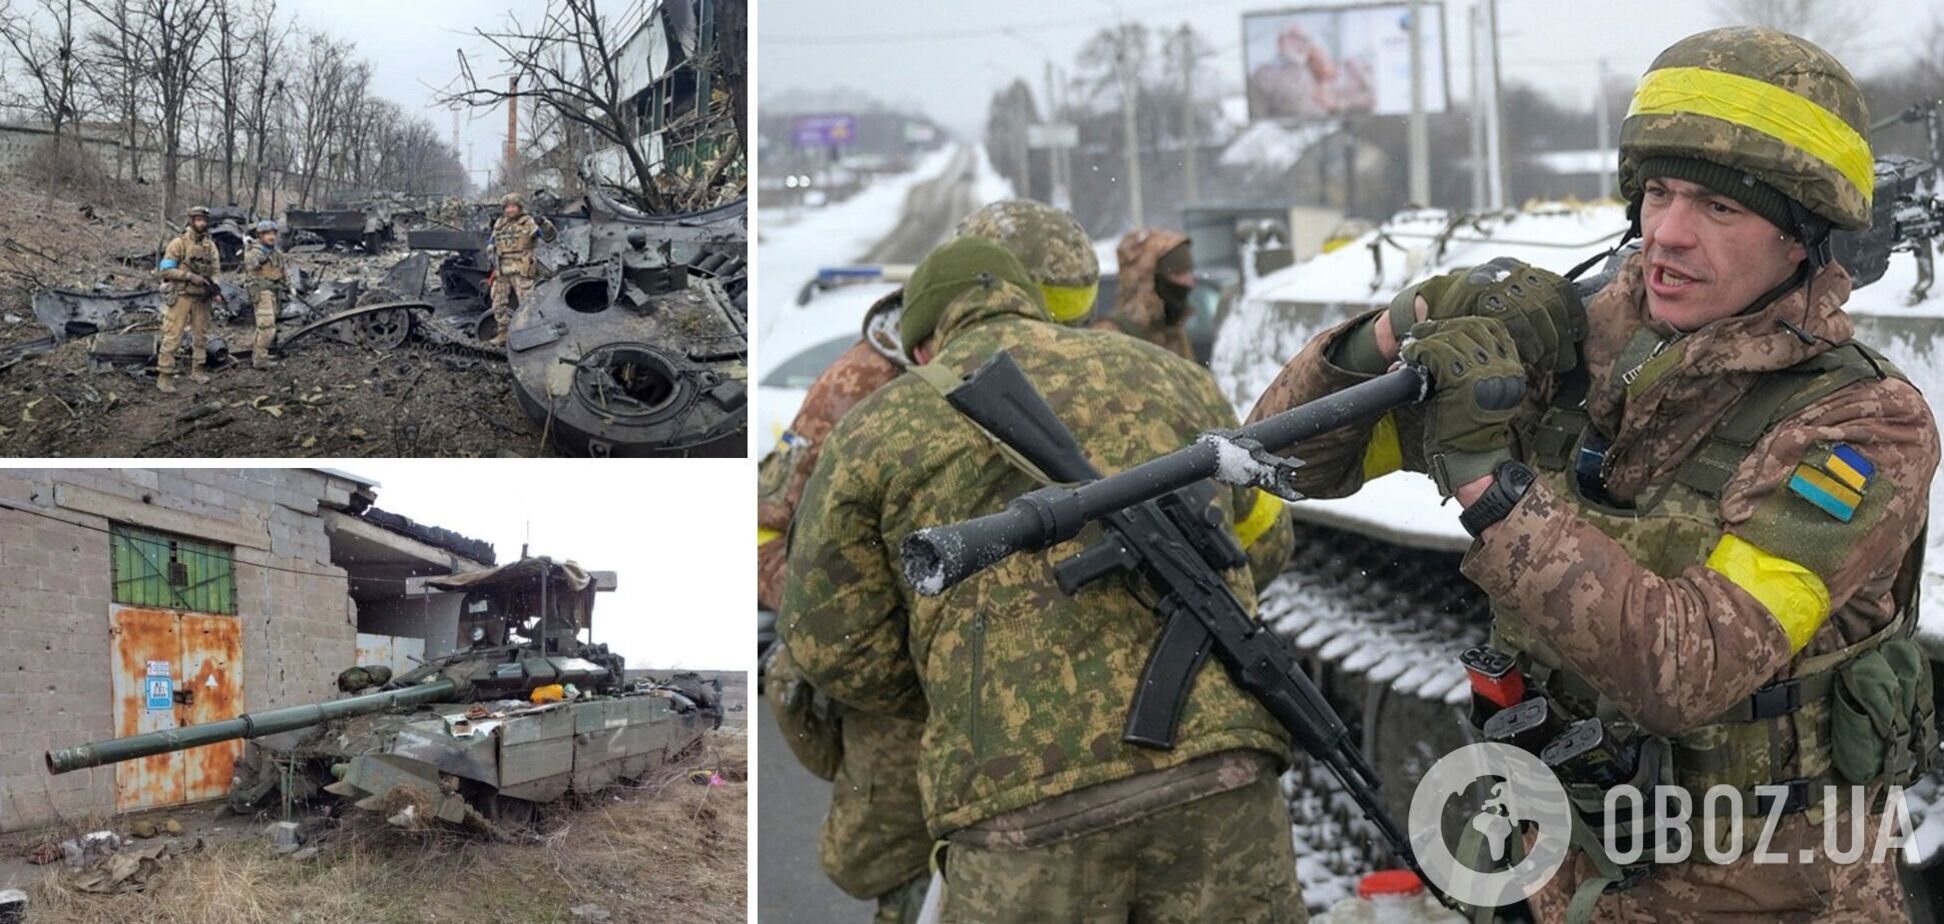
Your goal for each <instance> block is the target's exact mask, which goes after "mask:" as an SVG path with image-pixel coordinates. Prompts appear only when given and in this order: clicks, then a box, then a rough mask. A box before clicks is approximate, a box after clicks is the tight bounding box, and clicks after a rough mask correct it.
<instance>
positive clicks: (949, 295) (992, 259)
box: [898, 237, 1046, 361]
mask: <svg viewBox="0 0 1944 924" xmlns="http://www.w3.org/2000/svg"><path fill="white" fill-rule="evenodd" d="M1007 282H1010V283H1012V284H1013V285H1014V286H1015V287H1017V288H1018V289H1019V292H1020V294H1021V295H1024V296H1026V297H1027V298H1030V299H1031V300H1032V301H1033V304H1035V305H1038V306H1040V310H1042V311H1044V310H1045V309H1046V303H1045V302H1044V301H1042V300H1041V296H1040V293H1039V286H1037V285H1034V284H1033V277H1031V276H1029V275H1027V274H1026V267H1024V266H1022V265H1020V262H1019V258H1018V257H1015V256H1013V254H1012V251H1010V250H1007V249H1006V248H1004V247H1001V246H999V245H998V244H995V243H993V242H991V241H989V240H986V239H985V238H982V237H961V238H957V239H955V240H953V241H951V242H949V243H946V244H944V245H942V246H940V247H939V248H938V249H936V250H934V251H932V252H931V253H930V254H929V255H927V256H926V257H925V262H923V263H920V264H918V268H917V269H916V270H913V271H912V273H911V281H909V282H907V283H905V288H904V315H903V316H902V317H900V318H899V319H898V339H899V340H901V341H902V342H903V343H904V350H905V354H906V355H910V354H911V351H912V349H913V348H914V347H916V346H917V345H918V344H920V343H923V342H924V341H925V338H927V337H930V336H931V335H932V332H933V331H936V330H937V329H938V322H939V319H940V318H942V317H944V315H945V306H947V305H950V304H951V303H952V301H953V300H954V299H956V298H958V297H959V296H960V295H963V294H964V293H965V292H966V290H968V289H971V288H972V287H974V286H982V287H985V288H987V289H991V288H994V287H997V286H998V285H999V284H1001V283H1007ZM914 361H915V360H914Z"/></svg>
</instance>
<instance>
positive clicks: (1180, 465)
mask: <svg viewBox="0 0 1944 924" xmlns="http://www.w3.org/2000/svg"><path fill="white" fill-rule="evenodd" d="M1428 386H1429V378H1428V377H1427V375H1426V374H1425V373H1424V372H1423V371H1422V370H1421V369H1418V368H1416V367H1412V366H1408V365H1407V366H1405V367H1404V368H1401V369H1398V370H1395V371H1392V372H1389V373H1386V374H1384V375H1381V376H1378V377H1377V378H1375V379H1372V380H1369V381H1367V382H1363V383H1360V384H1358V385H1354V386H1352V387H1350V388H1347V389H1344V390H1342V391H1339V392H1336V393H1335V394H1331V395H1328V396H1325V397H1323V398H1319V399H1317V400H1315V401H1312V402H1310V403H1308V404H1305V405H1303V406H1301V407H1297V408H1292V409H1290V410H1288V411H1284V412H1283V413H1281V414H1278V415H1276V416H1274V417H1271V418H1268V419H1266V420H1262V421H1259V422H1257V423H1255V424H1251V425H1250V426H1247V427H1244V428H1242V429H1240V430H1237V431H1233V432H1222V433H1207V434H1203V435H1202V437H1201V438H1200V439H1199V440H1198V441H1197V442H1196V443H1195V444H1194V445H1191V446H1189V447H1187V448H1185V449H1181V450H1178V451H1176V452H1173V453H1169V454H1168V455H1165V456H1161V457H1159V458H1157V459H1153V460H1151V461H1148V462H1145V463H1142V464H1141V465H1138V466H1135V467H1134V468H1131V469H1128V470H1127V471H1124V472H1121V473H1120V474H1117V475H1113V476H1110V477H1105V478H1102V477H1101V476H1100V472H1099V471H1098V470H1096V469H1095V468H1094V467H1093V465H1092V463H1090V462H1088V461H1087V457H1086V453H1085V452H1084V451H1083V450H1082V449H1081V448H1080V444H1079V443H1078V442H1077V441H1076V440H1075V439H1074V437H1073V434H1072V432H1071V431H1069V430H1068V429H1067V428H1066V425H1065V424H1063V423H1061V421H1060V419H1059V417H1057V416H1056V415H1055V414H1054V413H1053V410H1052V408H1050V407H1048V406H1047V404H1046V400H1045V399H1044V398H1043V397H1041V396H1040V394H1039V392H1038V391H1036V390H1034V388H1033V385H1032V383H1031V382H1029V381H1027V379H1026V377H1025V375H1023V374H1022V373H1021V372H1020V370H1019V366H1018V365H1017V364H1015V363H1014V362H1013V360H1012V357H1011V356H1008V355H1007V354H1006V353H1005V352H1004V351H1001V352H1000V353H998V354H997V355H995V356H993V357H992V359H991V360H990V361H988V362H987V363H986V364H985V366H984V367H982V368H981V369H979V371H978V372H976V373H974V374H973V375H971V376H970V377H968V378H967V379H966V380H965V381H964V383H963V384H961V385H960V386H959V387H957V388H956V389H954V390H952V391H950V392H948V393H947V394H946V400H947V401H948V402H950V403H951V405H952V406H953V407H954V408H957V409H958V410H959V412H960V413H963V414H964V415H965V416H966V417H968V418H970V419H971V420H972V421H973V422H975V423H977V424H978V425H979V426H981V427H983V428H984V429H985V431H986V432H987V433H988V434H990V435H991V436H992V438H993V439H995V440H997V441H998V442H1000V443H1003V444H1004V445H1005V446H1006V447H1010V449H1011V450H1012V451H1013V452H1015V453H1017V454H1018V456H1020V457H1022V458H1023V459H1024V460H1025V461H1026V462H1029V463H1031V464H1032V465H1033V466H1035V467H1037V468H1038V469H1039V472H1040V473H1041V474H1044V475H1045V476H1046V477H1047V480H1049V481H1051V482H1054V483H1053V484H1049V485H1048V486H1046V487H1043V488H1040V489H1039V490H1036V491H1033V492H1031V493H1029V494H1026V495H1024V496H1022V497H1020V498H1018V499H1016V500H1014V501H1013V502H1012V503H1011V504H1010V505H1009V506H1008V507H1007V508H1006V509H1005V510H1003V511H1001V512H999V513H995V514H991V515H989V516H984V517H979V518H978V519H974V520H968V521H966V522H964V523H957V524H952V525H949V526H937V527H932V528H929V529H922V530H919V531H918V532H916V533H913V534H912V535H911V536H910V537H908V538H907V539H906V540H905V542H904V545H903V548H902V549H901V554H902V557H903V565H904V572H905V578H906V580H908V581H910V582H911V585H912V586H913V587H914V588H915V589H916V590H917V591H918V592H919V593H921V594H924V595H927V596H935V595H937V594H941V593H943V592H945V590H946V589H947V588H949V587H951V586H953V585H954V584H957V583H958V582H960V581H962V580H964V579H966V578H967V577H970V576H972V575H973V574H976V573H978V572H979V571H981V570H983V569H985V568H987V567H990V566H992V565H994V564H997V563H998V562H1000V561H1002V560H1004V559H1005V558H1006V557H1008V556H1010V555H1012V554H1014V553H1016V552H1026V551H1038V550H1042V549H1046V548H1049V547H1051V546H1054V545H1057V544H1059V543H1061V542H1065V541H1067V540H1069V539H1072V538H1073V537H1074V536H1076V535H1078V534H1079V532H1080V530H1081V528H1082V527H1083V526H1085V525H1087V524H1088V523H1094V522H1098V523H1099V524H1100V525H1101V526H1102V527H1103V528H1104V529H1105V531H1106V533H1107V535H1106V537H1105V538H1103V539H1102V540H1101V541H1100V542H1098V543H1097V544H1095V545H1093V546H1091V547H1089V548H1087V549H1086V550H1085V551H1082V552H1080V553H1079V554H1077V555H1074V556H1073V557H1072V558H1070V559H1067V560H1066V561H1064V562H1062V563H1060V564H1059V565H1058V566H1056V567H1055V568H1054V572H1053V573H1054V577H1055V579H1056V580H1057V581H1058V583H1059V586H1060V589H1061V590H1062V591H1064V592H1066V593H1068V594H1072V593H1074V592H1076V591H1078V590H1079V589H1080V588H1081V587H1083V586H1085V585H1087V584H1089V583H1092V582H1093V581H1097V580H1100V579H1101V578H1105V577H1108V576H1110V575H1121V574H1131V575H1135V576H1138V577H1139V578H1140V579H1141V580H1143V581H1144V582H1145V583H1146V585H1147V586H1148V587H1149V588H1150V589H1151V590H1152V591H1153V593H1154V595H1155V596H1156V597H1157V598H1158V599H1159V603H1158V604H1157V605H1156V610H1157V611H1158V613H1159V615H1160V617H1161V620H1162V630H1161V637H1160V639H1159V641H1157V642H1156V643H1155V646H1154V648H1153V650H1152V651H1150V652H1149V655H1148V661H1147V665H1146V667H1145V668H1144V670H1143V672H1142V676H1141V682H1140V685H1139V687H1138V688H1137V692H1136V694H1135V698H1134V703H1133V706H1132V708H1131V709H1130V710H1129V713H1128V718H1127V725H1126V728H1125V731H1124V733H1123V735H1122V738H1123V740H1125V741H1127V742H1128V743H1130V744H1134V745H1137V746H1140V747H1149V748H1168V747H1172V746H1173V745H1174V737H1175V730H1176V724H1177V721H1178V719H1179V716H1180V711H1181V707H1182V705H1183V703H1184V701H1185V699H1186V697H1187V693H1188V689H1189V687H1190V686H1191V685H1192V684H1193V681H1194V678H1195V674H1196V672H1197V671H1199V670H1200V668H1201V666H1202V663H1203V661H1204V660H1206V658H1207V656H1208V654H1209V653H1210V652H1211V651H1213V653H1214V654H1215V657H1216V658H1217V659H1218V660H1220V661H1221V663H1222V665H1223V667H1225V668H1227V670H1228V673H1229V676H1230V677H1231V678H1232V679H1233V680H1234V681H1235V683H1236V685H1237V686H1240V687H1241V688H1242V689H1244V690H1246V691H1247V692H1248V693H1250V694H1251V695H1253V696H1254V697H1255V698H1256V699H1257V700H1258V701H1259V702H1261V703H1262V705H1263V706H1264V707H1265V708H1267V709H1268V710H1269V712H1270V714H1272V715H1273V716H1275V718H1276V720H1277V721H1278V722H1279V723H1281V725H1282V726H1283V727H1284V728H1285V729H1287V730H1288V731H1289V734H1290V736H1291V737H1292V738H1293V739H1295V741H1296V744H1297V745H1298V746H1299V747H1301V748H1302V749H1303V751H1304V752H1305V753H1307V754H1309V755H1310V756H1311V757H1312V758H1315V759H1316V760H1318V761H1320V762H1322V763H1323V764H1324V765H1325V766H1326V767H1328V768H1329V769H1330V772H1331V773H1332V774H1333V775H1334V776H1335V777H1336V778H1337V780H1338V782H1340V783H1341V784H1342V785H1343V788H1344V790H1345V791H1347V792H1349V793H1350V796H1351V798H1353V799H1355V800H1356V801H1357V804H1358V806H1359V807H1361V808H1362V809H1363V812H1364V815H1365V816H1367V817H1368V818H1369V819H1370V821H1371V823H1372V824H1374V825H1376V827H1377V829H1378V831H1379V832H1380V833H1381V834H1382V835H1383V837H1384V839H1385V840H1386V841H1387V842H1388V843H1389V845H1390V848H1391V850H1393V851H1394V852H1396V854H1397V855H1398V856H1399V857H1400V858H1402V859H1403V860H1404V862H1405V863H1407V864H1409V865H1410V867H1411V869H1412V870H1414V871H1417V872H1418V873H1419V874H1420V878H1422V872H1423V871H1422V870H1420V869H1419V868H1418V864H1417V857H1416V854H1415V852H1414V851H1413V850H1412V848H1411V845H1410V842H1409V840H1408V839H1407V838H1406V837H1405V835H1404V832H1403V830H1402V829H1401V828H1400V827H1399V826H1398V824H1397V821H1396V820H1395V819H1393V818H1392V817H1391V816H1390V814H1389V812H1388V811H1386V810H1385V808H1384V805H1383V803H1382V801H1381V800H1380V799H1379V795H1378V787H1379V782H1378V779H1377V774H1376V771H1375V770H1374V769H1373V768H1372V767H1371V766H1370V763H1369V761H1368V760H1366V759H1365V757H1364V756H1363V754H1362V753H1361V752H1359V751H1358V750H1357V747H1356V744H1355V743H1354V742H1353V741H1352V740H1351V737H1350V732H1349V729H1348V728H1346V727H1345V726H1344V724H1343V719H1342V718H1340V717H1339V716H1338V715H1337V714H1336V711H1335V710H1334V709H1332V708H1331V707H1330V704H1329V702H1328V701H1326V700H1325V699H1324V698H1323V694H1322V693H1321V691H1319V690H1318V689H1317V688H1316V684H1315V683H1314V682H1313V681H1311V680H1310V678H1309V676H1308V675H1306V674H1304V673H1303V671H1302V669H1301V668H1300V667H1298V666H1297V663H1296V659H1295V657H1294V656H1293V655H1291V654H1290V652H1289V649H1288V648H1287V647H1286V646H1285V645H1284V644H1283V642H1282V640H1281V638H1279V637H1278V636H1277V635H1276V634H1275V633H1274V632H1273V631H1270V630H1269V629H1268V628H1266V627H1264V626H1263V625H1261V624H1260V623H1258V622H1257V621H1256V620H1255V619H1254V618H1253V617H1252V616H1251V615H1250V613H1249V611H1248V609H1247V607H1245V606H1243V604H1242V602H1241V601H1240V600H1239V599H1237V598H1236V596H1235V593H1234V592H1233V591H1232V590H1230V588H1229V586H1228V584H1227V583H1225V582H1224V581H1223V579H1222V575H1221V573H1220V572H1221V571H1223V570H1226V569H1232V568H1237V567H1242V566H1244V565H1246V564H1247V563H1248V558H1247V556H1246V555H1244V554H1243V551H1242V548H1241V546H1240V545H1239V544H1238V543H1237V542H1236V540H1235V537H1234V535H1233V533H1232V531H1231V530H1230V528H1229V526H1228V518H1227V515H1226V514H1225V513H1224V512H1223V510H1222V508H1220V507H1216V506H1213V505H1211V504H1209V503H1208V500H1209V494H1208V487H1209V486H1208V484H1207V482H1208V481H1209V480H1210V479H1214V480H1215V481H1218V482H1221V483H1224V484H1229V485H1235V486H1241V487H1257V488H1262V489H1264V490H1267V491H1270V492H1271V493H1274V494H1277V495H1278V496H1281V497H1283V498H1286V499H1291V500H1295V499H1299V498H1300V497H1301V495H1300V494H1298V493H1297V492H1296V491H1295V490H1293V489H1292V488H1291V487H1290V485H1289V481H1288V479H1289V475H1290V473H1291V472H1293V471H1294V470H1295V468H1296V467H1297V466H1299V465H1301V462H1299V461H1297V460H1294V459H1287V458H1283V457H1280V456H1277V455H1274V452H1275V451H1276V450H1279V449H1282V448H1284V447H1286V446H1290V445H1293V444H1295V443H1297V442H1300V441H1302V440H1304V439H1307V438H1309V437H1311V436H1315V435H1317V434H1320V433H1324V432H1327V431H1329V430H1334V429H1336V428H1338V427H1341V426H1344V425H1345V424H1348V423H1350V422H1352V421H1356V420H1365V419H1369V418H1373V417H1376V416H1378V415H1380V414H1382V413H1383V412H1385V411H1387V410H1389V409H1391V408H1395V407H1399V406H1401V405H1406V404H1411V403H1414V402H1416V401H1419V400H1421V399H1422V398H1423V397H1424V396H1425V395H1426V394H1427V393H1428ZM1427 886H1429V882H1428V880H1427ZM1433 890H1434V892H1435V891H1436V890H1435V887H1433ZM1439 898H1440V899H1441V900H1442V899H1444V896H1443V895H1442V894H1440V895H1439Z"/></svg>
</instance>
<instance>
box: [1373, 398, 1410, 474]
mask: <svg viewBox="0 0 1944 924" xmlns="http://www.w3.org/2000/svg"><path fill="white" fill-rule="evenodd" d="M1403 467H1404V447H1403V445H1402V444H1400V443H1399V442H1398V441H1397V419H1396V418H1395V417H1393V416H1391V415H1389V414H1385V415H1384V416H1383V417H1380V418H1378V420H1377V426H1375V427H1373V428H1371V431H1370V445H1368V446H1365V447H1364V457H1363V477H1364V480H1365V481H1370V480H1372V479H1374V478H1382V477H1384V476H1385V475H1388V474H1390V473H1391V472H1394V471H1397V470H1398V469H1400V468H1403Z"/></svg>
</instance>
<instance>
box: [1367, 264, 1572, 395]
mask: <svg viewBox="0 0 1944 924" xmlns="http://www.w3.org/2000/svg"><path fill="white" fill-rule="evenodd" d="M1420 295H1421V296H1423V297H1424V301H1425V303H1426V304H1427V305H1429V306H1430V311H1429V313H1428V314H1427V316H1426V318H1425V320H1428V321H1444V320H1448V319H1451V318H1464V317H1484V318H1494V319H1497V320H1498V321H1499V322H1500V323H1502V324H1504V325H1505V329H1506V331H1507V332H1508V333H1510V334H1511V335H1512V340H1513V342H1514V343H1516V344H1517V345H1518V348H1519V359H1520V360H1521V361H1523V362H1524V363H1525V365H1526V369H1527V370H1528V371H1529V372H1531V373H1532V374H1533V375H1541V374H1549V373H1555V372H1567V371H1570V370H1571V369H1572V368H1573V367H1574V366H1576V365H1578V364H1579V343H1580V341H1581V340H1584V339H1586V307H1585V306H1584V305H1582V304H1581V303H1580V300H1579V296H1578V295H1577V294H1575V293H1574V292H1573V286H1572V283H1569V282H1567V281H1566V280H1565V279H1564V278H1562V277H1560V276H1559V275H1557V274H1555V273H1551V272H1547V271H1546V270H1542V269H1539V268H1537V267H1532V266H1527V265H1526V264H1524V263H1521V262H1519V261H1518V260H1514V259H1512V258H1511V257H1499V258H1498V259H1495V260H1492V261H1491V262H1489V263H1484V264H1481V265H1479V266H1474V267H1472V268H1470V269H1463V270H1455V271H1453V272H1449V273H1446V274H1444V275H1442V276H1435V277H1433V278H1430V279H1427V280H1425V281H1423V282H1420V283H1418V284H1417V285H1414V286H1410V287H1408V288H1406V289H1405V290H1404V291H1402V292H1399V293H1397V297H1396V298H1394V299H1392V300H1391V304H1390V318H1391V330H1392V331H1393V332H1396V333H1399V334H1400V335H1401V334H1402V332H1404V331H1408V330H1410V329H1411V326H1412V325H1413V324H1416V323H1417V298H1418V296H1420Z"/></svg>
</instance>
